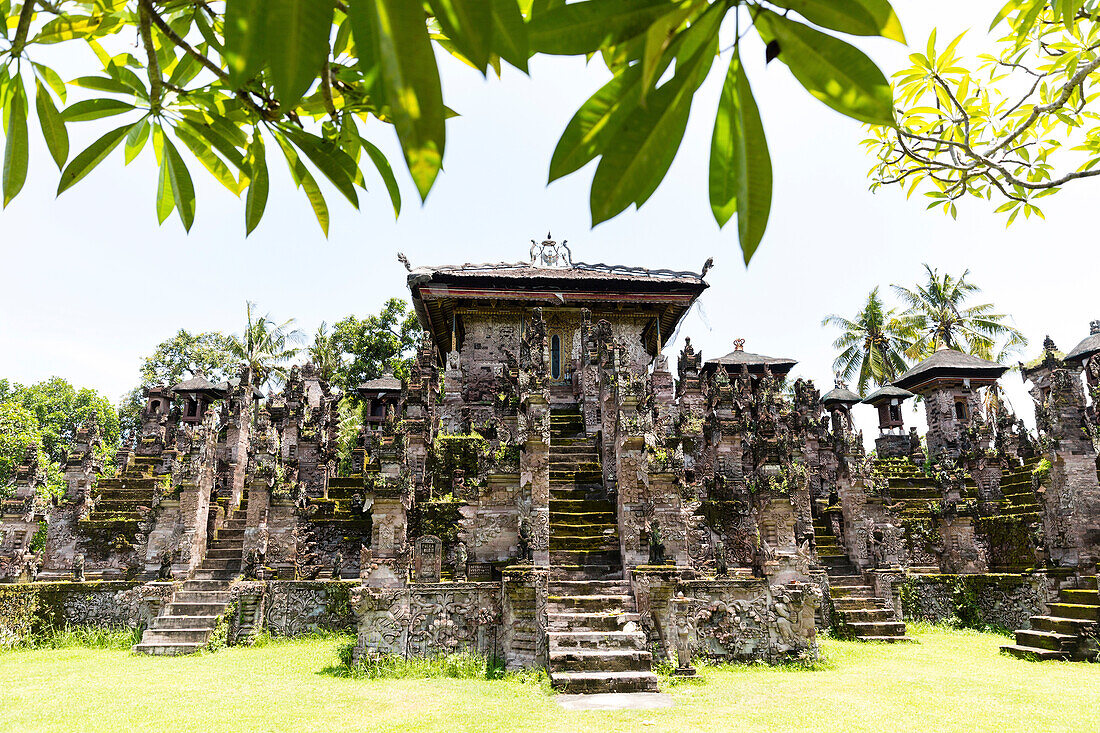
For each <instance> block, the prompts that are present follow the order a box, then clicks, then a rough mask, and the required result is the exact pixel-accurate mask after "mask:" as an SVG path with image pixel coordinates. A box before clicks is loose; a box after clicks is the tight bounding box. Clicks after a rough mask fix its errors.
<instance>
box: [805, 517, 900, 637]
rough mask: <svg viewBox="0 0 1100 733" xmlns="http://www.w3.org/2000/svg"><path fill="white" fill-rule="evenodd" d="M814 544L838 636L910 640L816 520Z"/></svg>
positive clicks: (890, 608) (887, 605)
mask: <svg viewBox="0 0 1100 733" xmlns="http://www.w3.org/2000/svg"><path fill="white" fill-rule="evenodd" d="M814 544H815V545H816V546H817V556H818V559H819V560H820V561H821V564H822V565H823V566H824V567H825V572H826V573H827V574H828V575H829V593H830V595H831V596H832V599H833V608H834V610H835V611H836V618H835V620H834V625H835V626H836V628H837V629H838V631H840V633H841V634H843V635H845V636H847V637H850V638H852V639H855V640H857V641H882V642H897V641H912V639H910V638H909V637H908V636H906V635H905V622H904V621H898V619H897V615H896V614H895V613H894V608H893V606H892V605H891V603H890V602H889V601H888V600H886V599H885V598H878V597H876V596H875V595H874V591H873V590H872V589H871V586H869V585H867V584H866V583H864V582H863V576H862V575H860V573H859V571H858V570H857V569H856V567H855V566H854V565H852V563H851V561H850V560H849V559H848V555H847V553H846V552H845V551H844V549H843V548H841V547H840V546H839V545H838V544H837V538H836V537H835V536H833V535H831V534H828V533H827V529H826V527H825V525H824V523H822V522H820V520H817V519H815V520H814Z"/></svg>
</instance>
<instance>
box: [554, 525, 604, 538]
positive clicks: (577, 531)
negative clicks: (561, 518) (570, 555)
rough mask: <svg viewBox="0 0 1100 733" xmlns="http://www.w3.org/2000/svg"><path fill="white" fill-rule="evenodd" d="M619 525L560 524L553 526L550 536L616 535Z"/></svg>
mask: <svg viewBox="0 0 1100 733" xmlns="http://www.w3.org/2000/svg"><path fill="white" fill-rule="evenodd" d="M617 534H618V527H616V526H615V525H614V524H610V523H608V524H597V523H592V522H586V523H583V524H565V523H562V524H558V525H555V526H554V527H552V528H551V532H550V537H562V538H566V537H615V536H617Z"/></svg>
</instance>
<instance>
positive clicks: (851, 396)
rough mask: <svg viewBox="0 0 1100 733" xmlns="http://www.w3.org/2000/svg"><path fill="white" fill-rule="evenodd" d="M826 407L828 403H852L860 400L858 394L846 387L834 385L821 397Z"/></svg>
mask: <svg viewBox="0 0 1100 733" xmlns="http://www.w3.org/2000/svg"><path fill="white" fill-rule="evenodd" d="M821 401H822V403H824V404H825V406H826V407H828V406H829V405H854V404H856V403H857V402H859V401H860V397H859V395H857V394H856V393H855V392H853V391H852V390H850V389H848V388H847V387H834V388H832V389H831V390H829V391H828V392H826V393H825V394H824V395H822V397H821Z"/></svg>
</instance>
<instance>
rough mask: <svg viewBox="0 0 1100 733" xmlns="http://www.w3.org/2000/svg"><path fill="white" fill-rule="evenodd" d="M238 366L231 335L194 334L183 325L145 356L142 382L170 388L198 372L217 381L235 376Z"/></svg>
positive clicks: (144, 385) (142, 366)
mask: <svg viewBox="0 0 1100 733" xmlns="http://www.w3.org/2000/svg"><path fill="white" fill-rule="evenodd" d="M239 366H240V362H239V361H238V360H237V357H236V356H235V355H234V353H233V339H232V338H231V337H229V336H226V335H225V334H223V333H219V332H217V331H207V332H205V333H197V334H192V333H190V332H188V331H186V330H184V329H182V328H181V329H180V330H179V331H177V332H176V334H175V335H174V336H172V337H171V338H170V339H167V340H165V341H162V342H161V343H160V344H158V345H157V348H156V350H155V351H154V352H153V353H152V354H150V355H149V356H147V357H145V360H144V361H143V362H142V364H141V384H142V386H143V387H152V386H166V387H171V386H173V385H176V384H179V383H180V382H182V381H184V380H185V379H190V378H191V377H193V376H195V375H196V374H202V375H203V376H205V377H206V378H207V379H209V380H210V381H211V382H214V383H217V382H221V381H223V380H225V379H227V378H229V377H233V376H236V372H237V370H238V368H239Z"/></svg>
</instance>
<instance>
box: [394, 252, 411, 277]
mask: <svg viewBox="0 0 1100 733" xmlns="http://www.w3.org/2000/svg"><path fill="white" fill-rule="evenodd" d="M397 261H398V262H400V263H401V264H402V265H404V266H405V271H406V272H412V271H413V269H412V265H410V264H409V258H408V257H406V256H405V253H404V252H398V253H397Z"/></svg>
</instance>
